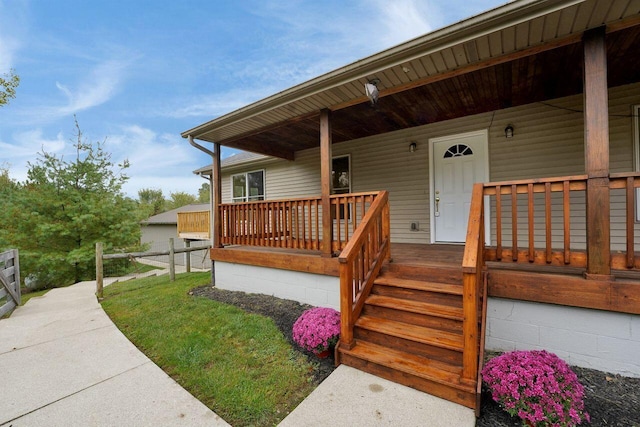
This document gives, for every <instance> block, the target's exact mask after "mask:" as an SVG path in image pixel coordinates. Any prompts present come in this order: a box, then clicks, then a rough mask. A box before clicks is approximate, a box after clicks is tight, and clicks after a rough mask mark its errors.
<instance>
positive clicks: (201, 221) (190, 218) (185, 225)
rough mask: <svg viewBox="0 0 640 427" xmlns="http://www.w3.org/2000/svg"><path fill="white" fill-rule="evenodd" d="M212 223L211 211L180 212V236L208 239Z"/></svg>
mask: <svg viewBox="0 0 640 427" xmlns="http://www.w3.org/2000/svg"><path fill="white" fill-rule="evenodd" d="M210 221H211V220H210V217H209V211H194V212H178V236H180V237H189V236H193V237H199V238H204V239H208V238H210V237H211V235H210V234H209V229H210V228H211V222H210Z"/></svg>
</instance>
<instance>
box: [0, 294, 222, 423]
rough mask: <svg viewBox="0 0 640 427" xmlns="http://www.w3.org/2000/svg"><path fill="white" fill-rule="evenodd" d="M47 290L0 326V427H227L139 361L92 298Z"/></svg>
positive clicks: (137, 353)
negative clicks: (0, 373)
mask: <svg viewBox="0 0 640 427" xmlns="http://www.w3.org/2000/svg"><path fill="white" fill-rule="evenodd" d="M94 292H95V282H82V283H78V284H75V285H73V286H69V287H67V288H58V289H52V290H51V291H49V292H48V293H47V294H45V295H44V296H42V297H38V298H33V299H31V300H29V301H28V303H27V304H26V305H24V306H22V307H18V308H17V309H16V310H15V311H14V312H13V314H12V315H11V317H10V318H8V319H3V320H0V372H2V375H1V379H0V396H1V398H0V426H13V427H18V426H30V427H32V426H36V427H37V426H47V427H49V426H51V427H53V426H65V427H72V426H128V427H129V426H226V425H228V424H227V423H226V422H225V421H224V420H222V419H221V418H220V417H218V416H217V415H216V414H215V413H214V412H212V411H211V410H210V409H208V408H207V407H206V406H204V405H203V404H202V403H201V402H200V401H198V400H197V399H196V398H194V397H193V396H192V395H191V394H189V393H188V392H187V391H186V390H184V389H183V388H182V387H180V386H179V385H178V384H177V383H176V382H175V381H174V380H173V379H171V378H170V377H169V376H168V375H167V374H165V373H164V372H163V371H162V370H161V369H160V368H159V367H158V366H156V365H155V364H154V363H153V362H152V361H151V360H149V359H148V358H147V357H146V356H145V355H144V354H142V353H141V352H140V351H139V350H138V349H137V348H136V347H135V346H134V345H133V344H131V343H130V342H129V341H128V340H127V338H126V337H125V336H124V335H123V334H122V333H121V332H120V331H119V330H118V328H116V327H115V325H114V324H113V323H112V322H111V320H110V319H109V318H108V317H107V315H106V314H105V312H104V311H103V310H102V307H101V306H100V304H98V302H97V301H96V298H95V296H94Z"/></svg>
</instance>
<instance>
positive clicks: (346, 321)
mask: <svg viewBox="0 0 640 427" xmlns="http://www.w3.org/2000/svg"><path fill="white" fill-rule="evenodd" d="M340 347H341V348H344V349H347V350H349V349H351V348H353V263H352V262H348V261H346V262H343V261H342V260H341V261H340Z"/></svg>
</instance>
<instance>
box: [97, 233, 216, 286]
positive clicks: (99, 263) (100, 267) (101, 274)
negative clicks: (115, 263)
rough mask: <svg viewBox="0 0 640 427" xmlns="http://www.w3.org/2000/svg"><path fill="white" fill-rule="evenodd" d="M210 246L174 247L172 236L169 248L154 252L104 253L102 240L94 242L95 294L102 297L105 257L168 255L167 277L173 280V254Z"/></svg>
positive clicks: (128, 257)
mask: <svg viewBox="0 0 640 427" xmlns="http://www.w3.org/2000/svg"><path fill="white" fill-rule="evenodd" d="M209 248H211V245H206V246H196V247H193V248H191V247H186V248H177V249H176V248H174V244H173V238H170V239H169V250H166V251H154V252H129V253H117V254H104V253H103V251H102V242H98V243H96V295H97V296H98V298H102V289H103V287H104V269H103V261H104V260H106V259H135V258H144V257H155V256H163V255H168V256H169V277H170V279H171V281H172V282H173V281H174V280H175V278H176V263H175V254H181V253H185V252H194V251H201V250H206V249H209ZM189 259H190V257H187V265H186V269H187V272H190V271H191V262H190V261H189Z"/></svg>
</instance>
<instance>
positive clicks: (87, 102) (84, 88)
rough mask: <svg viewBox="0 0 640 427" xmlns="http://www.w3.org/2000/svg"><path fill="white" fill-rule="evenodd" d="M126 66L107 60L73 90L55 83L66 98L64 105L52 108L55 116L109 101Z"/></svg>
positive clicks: (119, 62) (73, 112)
mask: <svg viewBox="0 0 640 427" xmlns="http://www.w3.org/2000/svg"><path fill="white" fill-rule="evenodd" d="M125 67H126V64H125V63H124V62H122V61H117V60H109V61H105V62H103V63H101V64H98V65H97V66H96V67H95V68H94V69H93V70H91V71H90V72H89V73H88V76H87V77H85V78H84V79H82V80H81V81H80V82H79V84H78V85H77V87H76V89H75V90H71V89H69V88H68V87H67V86H66V85H63V84H62V83H59V82H56V87H57V88H58V89H59V90H60V91H61V92H62V93H63V94H64V95H65V97H66V98H67V103H66V105H63V106H60V107H53V108H52V110H53V111H52V112H53V113H54V115H56V116H67V115H71V114H75V113H77V112H79V111H82V110H86V109H89V108H92V107H96V106H98V105H101V104H104V103H105V102H107V101H109V99H111V97H113V95H114V94H115V93H116V92H117V90H118V88H119V84H120V80H121V77H122V73H123V70H124V69H125Z"/></svg>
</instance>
